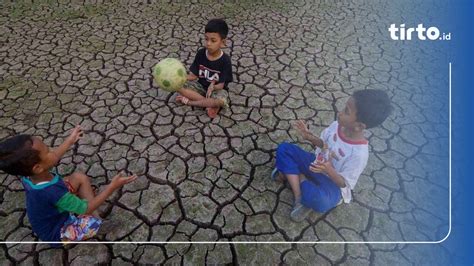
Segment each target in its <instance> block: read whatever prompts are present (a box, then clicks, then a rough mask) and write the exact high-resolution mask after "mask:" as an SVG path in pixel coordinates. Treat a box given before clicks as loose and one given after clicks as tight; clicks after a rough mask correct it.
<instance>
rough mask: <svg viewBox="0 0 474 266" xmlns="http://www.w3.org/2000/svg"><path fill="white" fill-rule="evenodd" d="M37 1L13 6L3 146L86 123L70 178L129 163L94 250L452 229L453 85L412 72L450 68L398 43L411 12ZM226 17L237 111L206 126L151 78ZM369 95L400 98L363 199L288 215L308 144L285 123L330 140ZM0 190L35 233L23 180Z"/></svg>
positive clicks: (320, 256) (254, 248)
mask: <svg viewBox="0 0 474 266" xmlns="http://www.w3.org/2000/svg"><path fill="white" fill-rule="evenodd" d="M41 3H42V4H38V3H37V2H36V4H28V3H25V2H22V1H20V2H16V3H14V4H6V3H3V4H1V5H2V8H1V11H0V12H1V14H2V16H1V17H0V21H1V23H0V43H1V47H0V59H1V65H0V76H1V77H0V99H1V102H0V114H1V118H0V130H1V131H0V138H1V139H3V138H5V137H7V136H11V135H14V134H18V133H30V134H34V135H38V136H41V137H43V138H44V140H45V142H46V143H47V144H50V145H53V146H55V145H58V144H59V143H61V141H62V140H63V139H64V137H65V136H66V133H67V132H68V131H69V130H70V129H71V128H72V127H73V125H76V124H81V125H82V127H83V128H84V129H85V130H86V132H87V135H86V137H85V138H83V139H82V140H81V141H80V142H79V145H76V146H75V147H74V148H73V149H71V151H69V152H68V153H67V154H66V156H65V157H64V158H63V160H62V161H61V164H60V165H59V166H58V169H59V171H60V172H61V173H63V174H67V173H70V172H72V171H83V172H85V173H87V175H89V176H90V177H91V178H92V182H93V184H95V185H96V186H98V187H103V186H105V185H106V184H107V183H108V182H109V181H110V178H111V176H113V175H114V174H115V173H116V172H117V171H118V170H120V169H124V168H126V169H128V171H130V172H133V173H137V174H139V176H140V178H139V180H138V181H136V182H135V183H132V184H129V185H127V186H125V187H124V188H123V190H122V191H120V192H117V193H116V194H114V195H113V197H112V198H110V200H109V201H108V202H107V203H106V204H104V206H103V208H102V211H103V212H104V213H105V214H106V220H107V222H109V227H108V228H107V230H106V232H105V234H103V235H101V236H99V237H97V238H96V239H94V240H92V241H100V240H102V241H142V242H145V241H236V242H238V241H405V240H427V241H433V240H439V239H441V238H442V237H444V235H445V234H446V232H447V228H448V221H447V208H448V205H447V191H448V183H447V175H446V171H445V170H443V169H446V166H447V164H446V159H447V153H443V152H441V151H447V138H448V131H447V121H448V117H447V114H445V113H443V112H440V111H439V110H446V102H445V99H446V96H447V92H446V91H445V88H446V86H447V80H446V78H445V75H439V76H435V77H432V79H427V78H421V77H424V76H426V75H427V73H426V72H424V70H423V69H424V68H420V67H412V68H410V69H408V67H406V66H408V65H410V66H413V65H415V64H419V63H420V62H423V65H424V66H428V65H433V66H438V67H439V68H440V69H439V73H445V72H446V68H445V66H443V65H442V66H439V65H440V64H439V62H437V61H435V60H436V59H433V58H429V57H428V56H427V55H425V54H423V53H418V54H417V53H413V52H412V51H419V50H417V49H419V48H418V47H416V46H415V45H411V44H404V45H400V44H399V43H396V42H390V41H388V40H387V39H388V38H387V34H388V33H387V32H386V29H385V25H389V23H388V22H387V21H390V19H393V18H394V17H397V16H401V14H402V13H403V12H405V13H404V14H407V13H406V12H408V14H409V12H410V10H406V11H403V12H402V11H398V13H397V12H396V8H397V7H396V6H391V5H390V3H384V2H374V3H370V2H365V1H354V2H347V3H344V5H343V4H337V3H332V2H331V1H327V2H326V1H323V2H322V3H318V2H315V3H312V2H309V1H306V2H304V1H295V2H292V3H285V2H278V1H274V2H272V1H269V2H265V3H264V4H262V3H261V4H253V3H251V2H249V1H243V2H239V4H235V3H226V4H221V5H219V6H216V7H212V8H211V6H212V4H211V3H210V2H208V1H201V2H199V1H198V2H196V1H193V3H186V4H184V3H182V4H170V3H165V2H153V1H152V2H151V3H150V1H143V2H135V3H134V4H128V5H125V4H123V3H120V2H117V1H113V2H111V3H106V4H103V3H95V2H89V3H88V4H86V5H77V4H76V3H74V2H73V3H62V4H58V3H57V2H55V1H42V2H41ZM388 10H391V11H392V12H388ZM219 16H220V17H225V18H226V20H227V22H228V23H229V26H230V29H231V32H230V38H229V42H228V47H227V48H226V49H225V52H227V53H228V54H230V56H231V58H232V63H233V70H234V80H235V82H234V83H232V84H231V85H230V89H229V90H230V99H231V107H230V109H228V110H226V111H225V112H222V113H221V114H220V115H219V116H218V118H216V119H214V120H211V119H209V118H208V117H207V116H206V115H205V112H204V111H203V110H201V109H192V108H189V107H186V106H181V105H179V104H176V103H175V101H174V97H175V96H174V95H172V94H169V93H166V92H164V91H161V90H159V89H157V87H156V86H155V85H154V84H153V81H152V76H151V68H152V66H153V65H154V64H156V63H157V62H158V61H159V60H160V59H163V58H165V57H175V58H179V59H180V60H181V61H182V62H184V63H185V64H186V65H187V66H189V65H190V64H191V62H192V60H193V57H194V54H195V52H196V51H197V49H198V48H199V47H200V46H201V43H202V38H203V33H202V32H203V27H204V25H205V23H206V21H207V20H208V19H209V18H213V17H219ZM378 25H381V26H378ZM441 48H442V47H439V49H441ZM364 88H381V89H384V90H386V91H388V92H389V94H390V96H391V98H392V100H393V103H394V113H393V115H392V116H391V117H390V118H389V119H388V120H387V121H386V122H385V123H384V124H383V126H382V127H379V128H376V129H373V130H371V132H370V133H369V135H368V138H369V140H370V152H371V155H370V159H369V163H368V166H367V168H366V169H365V171H364V173H363V175H362V176H361V177H360V179H359V182H358V184H357V186H356V188H355V190H354V193H353V194H354V201H353V202H352V203H351V204H343V205H340V206H338V207H336V208H335V209H333V210H332V211H330V212H329V213H327V214H317V213H312V214H311V215H310V216H309V218H308V219H307V220H306V221H303V222H302V223H293V222H291V221H290V220H289V217H288V215H289V211H290V206H291V202H292V196H291V193H290V190H289V189H288V188H287V187H285V186H284V185H281V184H276V183H273V182H271V181H270V180H269V174H270V172H271V169H272V166H273V165H274V160H275V150H276V147H277V144H278V143H281V142H282V141H290V142H294V143H300V144H301V145H303V146H304V147H305V148H306V149H307V150H311V147H310V146H309V145H308V144H305V143H302V142H301V139H300V138H299V137H298V135H297V134H296V132H295V131H294V130H293V129H292V128H291V123H292V122H293V121H294V120H295V119H303V120H306V121H308V123H309V124H310V129H311V130H313V131H314V132H315V133H316V134H319V132H320V131H321V130H322V129H323V128H324V127H326V126H328V125H329V124H330V123H331V121H333V120H334V119H335V115H336V111H337V108H338V107H341V106H342V105H343V104H344V103H345V101H346V100H347V98H348V96H349V95H350V94H351V93H352V92H353V91H354V90H356V89H364ZM428 88H430V89H428ZM433 88H441V89H439V90H436V89H433ZM439 91H441V92H439ZM442 100H443V101H442ZM0 181H1V185H0V202H1V205H0V228H1V230H0V240H2V241H35V240H37V238H36V237H35V235H34V234H33V233H32V232H31V228H30V226H29V223H28V219H27V217H26V214H25V205H24V202H25V197H24V192H23V190H22V186H21V184H20V182H19V180H18V179H17V178H16V177H13V176H9V175H5V174H1V175H0ZM428 253H429V256H423V254H428ZM420 254H421V255H420ZM451 254H452V253H451V251H450V250H448V249H447V248H446V247H444V246H443V245H434V246H433V245H431V246H427V245H407V244H383V245H382V244H357V245H355V244H291V243H288V244H272V245H270V244H260V245H256V244H246V245H244V244H238V243H225V244H212V243H211V244H192V243H187V244H165V243H154V244H145V243H141V244H96V245H69V246H67V247H65V248H63V249H52V248H50V247H49V246H48V245H45V244H2V245H1V249H0V262H2V264H10V263H24V264H32V263H35V264H37V263H39V264H74V265H83V264H86V263H113V264H134V263H139V264H146V263H167V264H178V263H185V264H191V263H192V264H203V263H210V264H214V263H219V264H224V263H240V264H262V263H264V264H277V263H284V264H302V263H303V264H314V263H317V264H332V263H342V264H371V263H372V264H382V265H385V264H395V263H396V264H402V265H405V264H419V263H420V262H423V263H427V264H446V263H448V262H447V261H446V260H447V257H448V256H450V255H451ZM418 255H420V256H418Z"/></svg>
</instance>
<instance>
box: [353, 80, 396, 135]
mask: <svg viewBox="0 0 474 266" xmlns="http://www.w3.org/2000/svg"><path fill="white" fill-rule="evenodd" d="M352 98H354V100H355V105H356V109H357V121H359V122H362V123H364V124H365V126H366V128H373V127H376V126H378V125H380V124H382V122H383V121H385V119H386V118H387V117H388V116H389V115H390V113H391V112H392V106H391V104H390V98H389V97H388V95H387V93H386V92H385V91H382V90H375V89H369V90H359V91H356V92H354V94H353V95H352Z"/></svg>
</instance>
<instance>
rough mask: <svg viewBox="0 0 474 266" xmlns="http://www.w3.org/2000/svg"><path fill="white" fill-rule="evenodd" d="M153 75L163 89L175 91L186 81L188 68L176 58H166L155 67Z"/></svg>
mask: <svg viewBox="0 0 474 266" xmlns="http://www.w3.org/2000/svg"><path fill="white" fill-rule="evenodd" d="M153 77H154V78H155V81H156V83H158V86H160V88H161V89H163V90H165V91H169V92H175V91H177V90H179V89H180V88H182V87H183V85H184V83H185V82H186V69H185V68H184V66H183V64H182V63H181V62H180V61H179V60H178V59H175V58H165V59H163V60H161V61H160V62H158V64H156V65H155V66H154V67H153Z"/></svg>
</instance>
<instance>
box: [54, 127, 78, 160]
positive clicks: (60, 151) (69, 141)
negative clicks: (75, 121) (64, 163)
mask: <svg viewBox="0 0 474 266" xmlns="http://www.w3.org/2000/svg"><path fill="white" fill-rule="evenodd" d="M82 135H83V132H82V128H81V126H80V125H77V126H76V127H75V128H74V129H73V130H72V132H71V134H70V135H69V137H67V138H66V140H64V142H63V143H62V144H61V145H59V147H57V148H56V149H54V150H53V151H52V153H53V154H54V155H55V157H56V158H55V159H56V163H58V162H59V160H60V159H61V157H63V155H64V154H65V153H66V152H67V150H69V148H71V146H72V145H74V143H76V142H77V141H78V140H79V139H80V138H82Z"/></svg>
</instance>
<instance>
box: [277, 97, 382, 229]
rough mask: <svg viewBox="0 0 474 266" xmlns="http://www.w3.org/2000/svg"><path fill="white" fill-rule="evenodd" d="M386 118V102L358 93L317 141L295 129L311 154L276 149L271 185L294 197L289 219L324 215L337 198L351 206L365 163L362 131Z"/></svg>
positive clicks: (303, 128) (365, 144)
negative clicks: (286, 187)
mask: <svg viewBox="0 0 474 266" xmlns="http://www.w3.org/2000/svg"><path fill="white" fill-rule="evenodd" d="M390 112H391V104H390V99H389V97H388V95H387V94H386V93H385V92H384V91H382V90H360V91H356V92H355V93H354V94H353V95H352V97H351V98H349V100H348V101H347V103H346V106H345V108H344V110H342V111H340V112H339V113H338V117H337V121H334V122H332V124H331V125H329V127H328V128H326V129H324V130H323V132H322V133H321V135H320V137H317V136H315V135H313V134H312V133H311V132H310V131H309V130H308V127H307V126H306V124H305V123H304V122H303V121H298V122H297V123H296V124H295V126H296V129H297V130H298V131H299V132H300V133H301V134H302V135H303V138H304V139H305V140H307V141H309V142H311V144H313V145H314V146H316V152H315V153H311V152H307V151H304V150H303V149H301V148H300V147H298V146H296V145H294V144H289V143H282V144H280V145H279V146H278V148H277V152H276V168H275V169H274V170H273V172H272V179H273V180H276V181H285V180H286V181H288V183H289V184H290V187H291V190H292V192H293V195H294V205H293V209H292V211H291V213H290V217H291V219H293V220H294V221H302V220H304V219H305V217H306V216H307V215H308V214H309V211H310V210H311V209H313V210H314V211H317V212H326V211H328V210H330V209H332V208H333V207H335V206H336V205H337V204H338V203H339V201H340V200H341V197H342V199H343V200H344V202H346V203H349V202H350V201H351V199H352V194H351V190H352V189H354V186H355V185H356V183H357V180H358V179H359V176H360V174H361V173H362V171H363V170H364V168H365V166H366V165H367V160H368V158H369V147H368V141H367V140H366V139H365V137H364V130H365V129H369V128H372V127H375V126H378V125H380V124H381V123H382V122H383V121H384V120H385V119H386V118H387V117H388V115H389V114H390Z"/></svg>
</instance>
